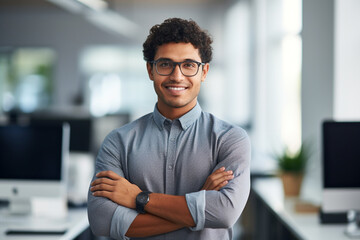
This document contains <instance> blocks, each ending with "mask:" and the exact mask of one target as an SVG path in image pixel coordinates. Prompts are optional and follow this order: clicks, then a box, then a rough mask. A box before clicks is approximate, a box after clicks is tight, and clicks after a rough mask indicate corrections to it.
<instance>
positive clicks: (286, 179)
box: [281, 172, 303, 197]
mask: <svg viewBox="0 0 360 240" xmlns="http://www.w3.org/2000/svg"><path fill="white" fill-rule="evenodd" d="M281 180H282V183H283V187H284V195H285V196H286V197H298V196H299V194H300V189H301V184H302V180H303V174H302V173H288V172H284V173H281Z"/></svg>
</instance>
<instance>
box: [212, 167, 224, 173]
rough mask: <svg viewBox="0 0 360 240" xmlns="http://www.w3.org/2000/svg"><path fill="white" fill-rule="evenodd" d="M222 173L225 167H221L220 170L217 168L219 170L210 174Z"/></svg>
mask: <svg viewBox="0 0 360 240" xmlns="http://www.w3.org/2000/svg"><path fill="white" fill-rule="evenodd" d="M223 171H225V167H221V168H219V169H216V170H215V171H214V172H213V173H212V174H214V173H220V172H223Z"/></svg>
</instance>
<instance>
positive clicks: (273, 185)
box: [252, 178, 350, 240]
mask: <svg viewBox="0 0 360 240" xmlns="http://www.w3.org/2000/svg"><path fill="white" fill-rule="evenodd" d="M252 189H253V190H254V192H255V193H256V194H257V195H258V196H259V197H260V198H261V199H262V200H263V201H264V202H265V204H266V205H267V206H268V207H269V208H270V209H271V210H272V211H273V212H274V214H276V215H277V216H278V217H279V218H280V220H281V221H282V222H283V224H284V225H286V226H287V227H288V228H289V230H291V231H292V232H293V233H294V234H295V235H297V236H298V237H299V238H300V239H304V240H349V239H350V238H349V237H347V236H346V235H345V234H344V230H345V228H346V224H331V225H324V224H321V223H320V220H319V215H318V213H297V212H296V211H295V203H296V201H297V199H296V198H285V197H284V193H283V188H282V183H281V180H280V179H278V178H266V179H256V180H255V181H254V182H253V184H252Z"/></svg>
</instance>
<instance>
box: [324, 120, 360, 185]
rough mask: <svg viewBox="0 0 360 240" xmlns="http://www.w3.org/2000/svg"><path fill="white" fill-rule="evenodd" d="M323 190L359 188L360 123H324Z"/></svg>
mask: <svg viewBox="0 0 360 240" xmlns="http://www.w3.org/2000/svg"><path fill="white" fill-rule="evenodd" d="M323 160H324V187H325V188H360V177H359V176H360V122H331V121H328V122H324V124H323Z"/></svg>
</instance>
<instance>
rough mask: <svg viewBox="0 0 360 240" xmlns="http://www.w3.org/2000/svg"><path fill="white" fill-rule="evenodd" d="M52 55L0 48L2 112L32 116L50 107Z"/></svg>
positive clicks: (47, 51)
mask: <svg viewBox="0 0 360 240" xmlns="http://www.w3.org/2000/svg"><path fill="white" fill-rule="evenodd" d="M54 64H55V52H54V51H53V50H51V49H49V48H26V47H21V48H0V78H1V79H2V81H1V82H0V103H1V109H2V110H3V111H4V112H9V111H14V110H19V111H22V112H33V111H35V110H37V109H41V108H45V107H47V106H49V105H50V104H51V98H52V93H53V78H52V72H53V68H54Z"/></svg>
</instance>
